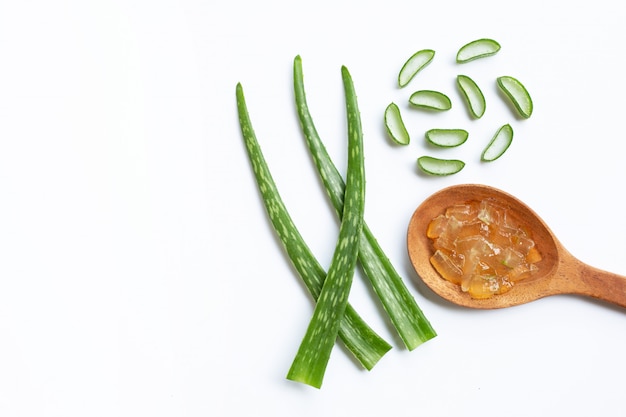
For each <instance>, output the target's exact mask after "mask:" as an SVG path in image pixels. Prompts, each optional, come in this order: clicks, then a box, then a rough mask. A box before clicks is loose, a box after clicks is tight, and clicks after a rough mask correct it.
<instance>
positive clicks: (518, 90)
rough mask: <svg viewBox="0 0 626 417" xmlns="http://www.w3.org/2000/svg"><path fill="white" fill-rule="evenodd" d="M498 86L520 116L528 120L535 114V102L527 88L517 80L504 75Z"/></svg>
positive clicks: (500, 78)
mask: <svg viewBox="0 0 626 417" xmlns="http://www.w3.org/2000/svg"><path fill="white" fill-rule="evenodd" d="M497 82H498V86H499V87H500V89H501V90H502V91H503V92H504V94H506V95H507V97H508V98H509V99H510V100H511V103H513V105H514V106H515V108H516V109H517V111H518V112H519V114H520V115H521V116H522V117H523V118H525V119H528V118H529V117H530V115H531V114H532V113H533V100H532V98H531V97H530V94H529V93H528V90H526V87H524V85H523V84H522V83H521V82H519V80H517V79H516V78H513V77H510V76H508V75H504V76H502V77H498V79H497Z"/></svg>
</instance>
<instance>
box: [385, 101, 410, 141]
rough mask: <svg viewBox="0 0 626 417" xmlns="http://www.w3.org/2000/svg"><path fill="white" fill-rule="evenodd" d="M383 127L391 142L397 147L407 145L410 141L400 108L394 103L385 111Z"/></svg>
mask: <svg viewBox="0 0 626 417" xmlns="http://www.w3.org/2000/svg"><path fill="white" fill-rule="evenodd" d="M385 127H386V128H387V133H389V137H391V140H392V141H394V142H395V143H397V144H398V145H408V144H409V142H410V141H411V138H410V136H409V132H408V131H407V130H406V126H405V125H404V121H403V120H402V115H401V114H400V108H399V107H398V105H397V104H396V103H391V104H389V105H388V106H387V108H386V109H385Z"/></svg>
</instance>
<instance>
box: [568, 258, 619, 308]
mask: <svg viewBox="0 0 626 417" xmlns="http://www.w3.org/2000/svg"><path fill="white" fill-rule="evenodd" d="M577 275H578V278H579V281H578V283H577V284H576V285H575V287H576V288H575V290H574V291H573V292H575V293H578V294H582V295H587V296H590V297H593V298H597V299H600V300H604V301H608V302H611V303H613V304H617V305H619V306H622V307H626V277H625V276H621V275H618V274H614V273H612V272H607V271H603V270H601V269H598V268H594V267H592V266H590V265H587V264H585V263H583V262H580V261H578V274H577Z"/></svg>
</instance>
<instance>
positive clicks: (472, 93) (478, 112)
mask: <svg viewBox="0 0 626 417" xmlns="http://www.w3.org/2000/svg"><path fill="white" fill-rule="evenodd" d="M456 81H457V85H458V86H459V90H461V93H462V94H463V97H465V102H466V103H467V107H468V110H469V112H470V114H471V115H472V116H473V117H474V118H476V119H480V118H481V117H483V115H484V114H485V110H486V108H487V103H486V102H485V96H484V95H483V92H482V91H481V89H480V88H479V87H478V84H476V82H475V81H474V80H473V79H471V78H470V77H468V76H467V75H458V76H457V77H456Z"/></svg>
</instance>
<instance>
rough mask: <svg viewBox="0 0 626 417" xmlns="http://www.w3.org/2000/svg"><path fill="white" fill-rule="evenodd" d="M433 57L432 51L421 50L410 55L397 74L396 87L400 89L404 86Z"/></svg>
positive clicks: (433, 52)
mask: <svg viewBox="0 0 626 417" xmlns="http://www.w3.org/2000/svg"><path fill="white" fill-rule="evenodd" d="M434 56H435V51H433V50H432V49H422V50H421V51H417V52H416V53H414V54H413V55H411V57H410V58H409V59H407V61H406V62H405V63H404V65H403V66H402V68H401V69H400V74H398V86H400V87H401V88H402V87H404V86H406V85H407V84H408V83H409V81H411V80H412V79H413V77H415V75H416V74H417V73H418V72H420V71H421V70H422V69H423V68H424V67H425V66H427V65H428V64H430V62H431V61H432V60H433V57H434Z"/></svg>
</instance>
